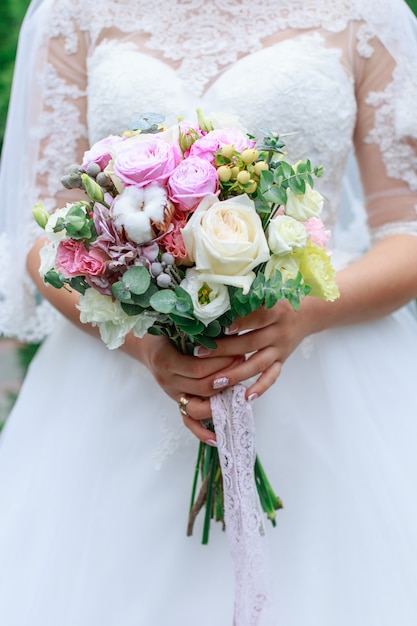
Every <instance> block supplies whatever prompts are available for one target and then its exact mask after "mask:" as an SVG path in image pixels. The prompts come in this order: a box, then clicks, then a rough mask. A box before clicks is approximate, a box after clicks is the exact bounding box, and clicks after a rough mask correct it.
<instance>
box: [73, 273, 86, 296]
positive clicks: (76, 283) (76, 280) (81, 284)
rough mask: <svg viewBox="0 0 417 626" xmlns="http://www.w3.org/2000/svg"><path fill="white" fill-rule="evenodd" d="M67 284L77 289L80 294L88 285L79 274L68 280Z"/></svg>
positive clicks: (83, 292)
mask: <svg viewBox="0 0 417 626" xmlns="http://www.w3.org/2000/svg"><path fill="white" fill-rule="evenodd" d="M69 284H70V286H71V287H72V288H73V289H75V291H78V293H81V294H82V295H84V294H85V292H86V290H87V289H88V288H89V287H90V285H89V284H88V283H86V282H85V280H84V279H83V278H82V277H81V276H74V277H73V278H71V279H70V280H69Z"/></svg>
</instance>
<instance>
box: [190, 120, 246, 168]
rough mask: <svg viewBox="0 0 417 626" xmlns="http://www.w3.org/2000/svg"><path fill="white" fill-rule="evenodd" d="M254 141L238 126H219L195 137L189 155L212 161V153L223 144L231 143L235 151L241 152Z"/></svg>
mask: <svg viewBox="0 0 417 626" xmlns="http://www.w3.org/2000/svg"><path fill="white" fill-rule="evenodd" d="M255 143H256V142H255V141H253V140H252V139H249V137H248V136H247V135H245V133H243V132H242V131H241V130H239V129H238V128H219V129H216V130H211V131H210V132H209V133H207V135H205V136H204V137H201V139H197V141H196V142H194V143H193V145H192V146H191V148H190V156H198V157H200V158H202V159H206V160H207V161H210V163H213V161H214V153H215V152H217V151H218V150H220V148H223V146H228V145H229V144H231V145H233V146H234V147H235V150H236V151H237V152H242V151H243V150H245V149H246V148H253V147H254V146H255Z"/></svg>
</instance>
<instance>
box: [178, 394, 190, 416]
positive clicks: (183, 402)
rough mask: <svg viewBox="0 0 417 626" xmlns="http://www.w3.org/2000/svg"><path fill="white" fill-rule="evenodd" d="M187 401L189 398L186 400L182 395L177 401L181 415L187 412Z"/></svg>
mask: <svg viewBox="0 0 417 626" xmlns="http://www.w3.org/2000/svg"><path fill="white" fill-rule="evenodd" d="M188 403H189V400H187V398H184V396H181V398H180V401H179V402H178V408H179V410H180V413H181V415H184V416H188V413H187V406H188Z"/></svg>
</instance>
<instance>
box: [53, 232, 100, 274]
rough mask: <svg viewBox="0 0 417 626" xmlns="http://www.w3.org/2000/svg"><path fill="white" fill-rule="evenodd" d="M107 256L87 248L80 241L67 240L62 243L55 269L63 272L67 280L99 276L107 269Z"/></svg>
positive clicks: (59, 247)
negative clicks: (74, 277) (84, 276)
mask: <svg viewBox="0 0 417 626" xmlns="http://www.w3.org/2000/svg"><path fill="white" fill-rule="evenodd" d="M105 260H106V256H105V254H104V253H103V252H102V251H101V250H95V249H93V248H90V250H87V248H86V247H85V246H84V244H83V243H81V242H80V241H73V240H72V239H67V240H65V241H61V242H60V244H59V246H58V250H57V254H56V258H55V269H56V270H57V271H58V272H61V274H63V275H64V276H65V278H72V277H73V276H83V275H84V274H87V275H90V276H98V275H99V274H103V272H104V271H105V269H106V264H105Z"/></svg>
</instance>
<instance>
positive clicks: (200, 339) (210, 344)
mask: <svg viewBox="0 0 417 626" xmlns="http://www.w3.org/2000/svg"><path fill="white" fill-rule="evenodd" d="M194 339H195V341H196V343H199V344H200V345H202V346H204V347H205V348H208V349H209V350H215V349H216V348H217V343H216V342H215V341H214V339H212V338H211V337H207V335H205V334H204V335H195V337H194Z"/></svg>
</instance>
